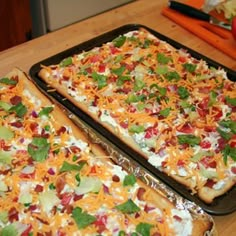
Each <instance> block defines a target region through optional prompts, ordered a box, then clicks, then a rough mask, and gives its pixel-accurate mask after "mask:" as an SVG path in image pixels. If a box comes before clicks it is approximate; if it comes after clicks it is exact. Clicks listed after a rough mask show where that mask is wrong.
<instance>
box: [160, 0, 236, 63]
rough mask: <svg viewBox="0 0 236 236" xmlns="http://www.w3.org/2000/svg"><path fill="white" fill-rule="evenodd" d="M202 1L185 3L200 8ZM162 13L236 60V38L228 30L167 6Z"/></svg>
mask: <svg viewBox="0 0 236 236" xmlns="http://www.w3.org/2000/svg"><path fill="white" fill-rule="evenodd" d="M203 2H204V0H187V1H186V2H185V3H186V4H188V5H191V6H193V7H196V8H199V9H200V8H201V7H202V5H203ZM162 14H163V15H165V16H167V17H168V18H170V19H171V20H173V21H174V22H176V23H177V24H179V25H181V26H182V27H184V28H186V29H187V30H189V31H191V32H192V33H193V34H195V35H197V36H198V37H200V38H201V39H203V40H205V41H206V42H208V43H209V44H211V45H213V46H214V47H216V48H217V49H219V50H221V51H222V52H224V53H225V54H227V55H228V56H230V57H232V58H233V59H235V60H236V40H235V39H234V38H233V35H232V34H231V32H230V31H228V30H226V29H223V28H220V27H217V26H214V25H211V24H210V23H208V22H204V21H201V20H197V19H194V18H191V17H189V16H185V15H183V14H181V13H179V12H177V11H175V10H172V9H170V8H168V7H165V8H164V9H163V10H162Z"/></svg>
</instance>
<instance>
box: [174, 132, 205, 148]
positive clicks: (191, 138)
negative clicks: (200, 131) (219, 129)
mask: <svg viewBox="0 0 236 236" xmlns="http://www.w3.org/2000/svg"><path fill="white" fill-rule="evenodd" d="M177 138H178V142H179V144H189V145H191V146H194V145H199V144H200V142H201V138H199V137H197V136H195V135H192V134H182V135H178V136H177Z"/></svg>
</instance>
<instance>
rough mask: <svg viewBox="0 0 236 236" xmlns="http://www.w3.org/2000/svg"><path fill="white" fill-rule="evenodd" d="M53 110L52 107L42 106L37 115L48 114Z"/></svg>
mask: <svg viewBox="0 0 236 236" xmlns="http://www.w3.org/2000/svg"><path fill="white" fill-rule="evenodd" d="M52 111H53V107H44V108H42V110H41V111H40V112H39V116H48V115H49V113H50V112H52Z"/></svg>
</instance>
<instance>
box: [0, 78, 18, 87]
mask: <svg viewBox="0 0 236 236" xmlns="http://www.w3.org/2000/svg"><path fill="white" fill-rule="evenodd" d="M0 83H2V84H6V85H16V84H17V81H16V80H13V79H9V78H1V79H0Z"/></svg>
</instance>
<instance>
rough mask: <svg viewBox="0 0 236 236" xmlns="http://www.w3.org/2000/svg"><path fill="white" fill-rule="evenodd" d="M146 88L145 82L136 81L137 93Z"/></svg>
mask: <svg viewBox="0 0 236 236" xmlns="http://www.w3.org/2000/svg"><path fill="white" fill-rule="evenodd" d="M145 86H146V84H145V82H144V81H143V80H141V79H137V78H136V79H135V81H134V91H135V92H137V91H139V90H141V89H143V88H144V87H145Z"/></svg>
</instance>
